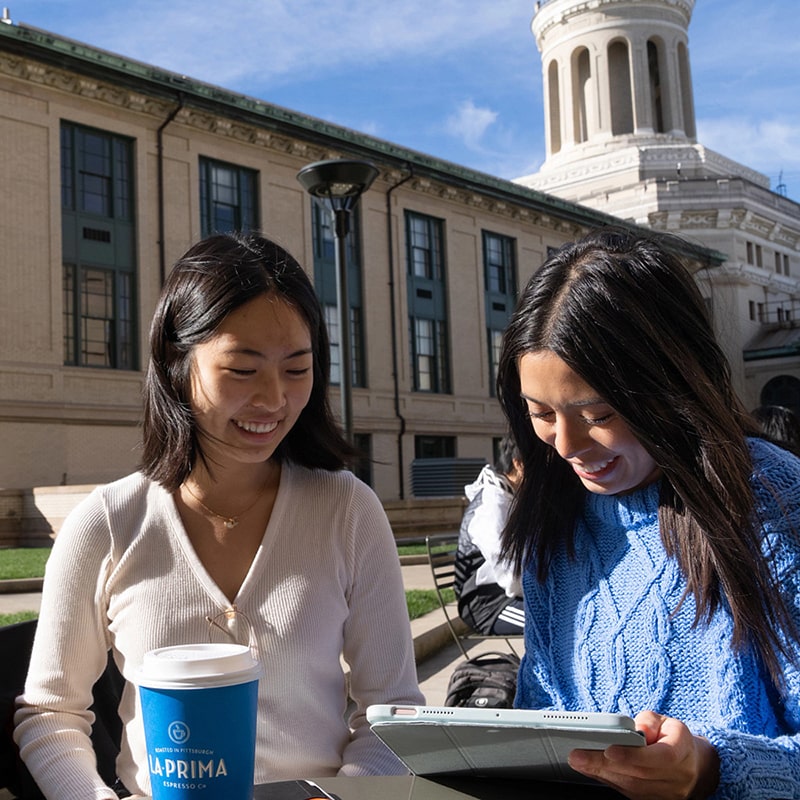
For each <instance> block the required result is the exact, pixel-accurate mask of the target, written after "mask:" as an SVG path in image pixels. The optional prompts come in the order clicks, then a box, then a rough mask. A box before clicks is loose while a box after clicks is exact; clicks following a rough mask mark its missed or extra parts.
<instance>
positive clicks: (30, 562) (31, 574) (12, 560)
mask: <svg viewBox="0 0 800 800" xmlns="http://www.w3.org/2000/svg"><path fill="white" fill-rule="evenodd" d="M397 549H398V552H400V553H401V554H408V552H407V551H413V553H414V554H418V553H424V552H425V545H402V546H400V547H398V548H397ZM49 555H50V548H49V547H19V548H8V549H2V550H0V580H3V579H8V578H40V577H42V576H43V575H44V565H45V562H46V561H47V557H48V556H49ZM446 596H447V597H449V600H448V602H452V601H453V600H454V599H455V597H454V596H453V595H452V590H450V594H449V595H446ZM406 605H407V606H408V618H409V619H417V618H418V617H421V616H424V615H425V614H428V613H430V612H431V611H433V610H434V609H436V608H438V606H439V601H438V600H437V598H436V592H435V591H434V590H433V589H409V590H408V591H406ZM36 616H37V614H36V612H35V611H20V612H18V613H16V614H0V626H2V625H12V624H13V623H15V622H23V621H24V620H27V619H34V618H35V617H36Z"/></svg>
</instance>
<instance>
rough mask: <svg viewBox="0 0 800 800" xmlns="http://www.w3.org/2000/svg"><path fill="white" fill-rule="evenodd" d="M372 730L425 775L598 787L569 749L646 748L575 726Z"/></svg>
mask: <svg viewBox="0 0 800 800" xmlns="http://www.w3.org/2000/svg"><path fill="white" fill-rule="evenodd" d="M372 730H373V732H374V733H375V735H376V736H378V738H380V739H381V740H382V741H383V742H384V744H386V745H387V747H389V749H390V750H392V751H393V752H394V753H395V755H396V756H397V757H398V758H399V759H400V760H401V761H402V762H403V763H404V764H405V765H406V766H407V767H408V769H409V770H410V771H411V772H412V773H413V774H414V775H420V776H422V777H433V778H435V777H440V776H453V777H455V776H472V777H486V778H526V779H536V780H551V781H553V780H554V781H570V782H580V783H595V782H594V781H592V780H591V779H589V778H586V777H585V776H583V775H581V774H580V773H578V772H575V770H573V769H572V768H571V767H570V766H569V764H568V763H567V757H568V756H569V753H570V751H572V750H574V749H576V748H580V749H605V748H606V747H608V746H609V745H612V744H621V745H630V746H642V745H643V744H644V737H643V736H642V734H641V733H638V732H636V731H631V730H626V729H622V728H614V729H611V728H606V729H600V728H597V729H594V728H590V727H589V728H576V727H574V726H570V727H559V726H558V725H557V724H553V725H551V726H548V727H543V726H535V727H530V726H525V725H513V724H508V723H504V724H492V722H491V719H490V718H487V722H485V723H476V722H456V721H450V720H448V721H442V720H431V719H424V720H419V721H418V720H410V719H404V720H402V721H394V722H392V721H389V722H379V721H376V722H373V723H372Z"/></svg>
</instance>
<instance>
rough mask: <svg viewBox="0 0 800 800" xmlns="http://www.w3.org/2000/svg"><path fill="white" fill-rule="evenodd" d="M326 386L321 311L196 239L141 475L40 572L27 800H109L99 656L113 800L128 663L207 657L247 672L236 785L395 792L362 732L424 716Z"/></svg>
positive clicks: (143, 770)
mask: <svg viewBox="0 0 800 800" xmlns="http://www.w3.org/2000/svg"><path fill="white" fill-rule="evenodd" d="M328 371H329V345H328V338H327V333H326V331H325V326H324V322H323V315H322V310H321V307H320V304H319V302H318V300H317V297H316V295H315V293H314V289H313V287H312V285H311V283H310V281H309V279H308V277H307V276H306V273H305V272H304V271H303V269H302V268H301V266H300V265H299V264H298V263H297V261H295V259H294V258H292V257H291V256H290V255H289V254H288V253H287V252H286V251H285V250H283V248H281V247H280V246H278V245H277V244H274V243H273V242H271V241H269V240H268V239H266V238H264V237H262V236H260V235H257V234H247V235H215V236H212V237H210V238H208V239H205V240H203V241H201V242H199V243H198V244H196V245H195V246H193V247H191V248H190V249H189V250H188V252H187V253H186V254H185V255H184V256H183V257H182V258H180V259H179V260H178V262H177V264H176V265H175V267H174V269H173V270H172V272H171V274H170V275H169V277H168V279H167V281H166V284H165V286H164V288H163V291H162V294H161V298H160V301H159V303H158V307H157V309H156V312H155V316H154V319H153V322H152V326H151V332H150V363H149V366H148V369H147V375H146V378H145V403H144V421H143V451H142V465H141V470H140V471H139V472H136V473H135V474H132V475H130V476H128V477H125V478H122V479H121V480H117V481H115V482H113V483H110V484H108V485H106V486H102V487H99V488H97V489H96V490H95V491H93V492H92V494H91V495H90V496H89V497H88V498H87V499H86V500H85V501H84V502H83V503H81V504H80V505H79V506H78V507H77V508H76V509H75V510H74V511H73V512H72V513H71V514H70V515H69V518H68V519H67V520H66V522H65V523H64V526H63V528H62V529H61V531H60V532H59V535H58V537H57V539H56V541H55V545H54V547H53V551H52V555H51V556H50V559H49V561H48V564H47V570H46V576H45V581H44V592H43V596H42V605H41V616H40V618H39V623H38V630H37V634H36V640H35V643H34V647H33V654H32V660H31V666H30V671H29V674H28V679H27V683H26V687H25V691H24V694H23V695H22V696H21V697H20V698H19V699H18V706H19V707H18V710H17V713H16V728H15V739H16V741H17V743H18V745H19V748H20V752H21V755H22V757H23V759H24V761H25V763H26V764H27V766H28V769H29V770H30V772H31V773H32V775H33V777H34V778H35V780H36V782H37V783H38V785H39V786H40V787H41V789H42V790H43V792H44V794H45V796H46V797H48V798H51V799H52V800H86V798H89V797H92V798H95V800H105V799H106V798H109V799H110V798H115V797H116V796H117V794H116V793H115V791H114V790H112V789H111V788H109V787H108V786H106V785H105V784H104V782H103V781H102V779H101V778H100V776H99V775H98V773H97V770H96V766H95V757H94V753H93V752H92V748H91V742H90V739H89V727H90V724H91V715H90V713H89V712H87V708H88V707H89V705H90V703H91V692H92V685H93V683H94V682H95V680H96V679H97V678H98V676H99V675H100V674H101V673H102V671H103V668H104V667H105V664H106V655H107V651H108V650H109V649H110V650H111V652H112V654H113V657H114V660H115V662H116V664H117V666H118V667H119V669H120V671H121V673H122V675H123V676H124V677H125V678H126V680H127V681H128V683H127V684H126V686H125V688H124V691H123V694H122V699H121V702H120V706H119V713H120V717H121V719H122V723H123V726H124V732H123V736H122V748H121V752H120V755H119V757H118V759H117V770H118V776H119V778H120V780H121V783H122V784H123V785H124V787H125V788H124V789H120V790H119V791H120V793H121V795H122V796H125V794H124V793H125V791H127V792H130V793H132V794H133V795H137V796H140V795H147V794H149V774H148V764H147V757H146V752H145V742H144V729H143V725H142V719H141V709H140V705H139V701H138V698H137V691H136V687H135V686H134V685H133V683H132V681H133V678H134V676H135V674H136V672H137V670H138V668H139V667H140V665H141V663H142V659H143V656H144V654H145V653H146V652H147V651H149V650H152V649H154V648H158V647H165V646H169V645H179V644H187V643H195V642H206V641H209V640H212V641H217V640H221V641H233V642H238V643H240V644H248V645H250V647H251V648H252V650H253V651H254V653H255V655H256V657H257V658H258V659H259V660H260V661H261V662H262V664H263V665H264V668H265V676H264V678H263V679H262V680H261V681H260V684H259V697H258V723H257V742H256V768H255V780H256V782H257V783H263V782H266V781H271V780H280V779H288V778H298V777H309V776H321V777H324V776H329V775H355V776H357V775H374V774H392V773H404V774H407V770H406V769H405V768H404V767H403V765H402V764H401V763H400V762H399V761H398V760H397V759H396V758H395V757H394V755H393V754H392V753H391V752H390V751H389V750H388V749H387V748H386V747H385V745H383V744H382V743H381V742H380V741H379V740H378V739H377V737H375V735H374V734H373V733H372V732H371V731H370V729H369V726H368V724H367V721H366V717H365V711H366V708H367V706H369V705H370V704H372V703H424V698H423V696H422V694H421V693H420V691H419V687H418V684H417V678H416V669H415V664H414V651H413V645H412V640H411V632H410V624H409V619H408V612H407V607H406V603H405V596H404V591H403V584H402V578H401V575H400V567H399V562H398V559H397V548H396V545H395V541H394V537H393V535H392V531H391V528H390V527H389V523H388V520H387V518H386V515H385V513H384V511H383V508H382V506H381V503H380V502H379V500H378V498H377V497H376V496H375V494H374V493H373V492H372V490H370V489H369V488H368V487H367V486H366V485H365V484H363V483H361V482H360V481H359V480H358V479H357V478H355V476H354V475H353V474H352V473H351V472H348V471H346V470H345V469H344V466H345V463H346V462H347V460H348V459H350V458H351V457H352V456H353V455H354V453H353V450H352V448H351V447H350V446H349V445H348V444H347V443H346V442H345V440H344V439H343V438H342V436H341V435H340V433H339V430H338V429H337V427H336V425H335V423H334V420H333V417H332V414H331V411H330V408H329V404H328ZM342 659H344V661H345V662H346V663H347V665H348V667H349V677H348V676H346V674H345V671H344V669H343V666H342ZM348 689H349V697H348ZM349 700H352V704H353V705H352V708H353V710H352V712H351V713H350V714H349V718H348V716H347V714H346V711H347V708H348V702H349Z"/></svg>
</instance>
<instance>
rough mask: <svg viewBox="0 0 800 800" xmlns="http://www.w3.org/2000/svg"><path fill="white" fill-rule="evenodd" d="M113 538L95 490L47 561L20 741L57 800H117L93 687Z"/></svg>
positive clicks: (19, 719)
mask: <svg viewBox="0 0 800 800" xmlns="http://www.w3.org/2000/svg"><path fill="white" fill-rule="evenodd" d="M109 561H110V540H109V534H108V528H107V525H106V524H105V515H104V511H103V505H102V502H101V500H100V497H99V494H98V493H97V492H95V493H94V494H92V495H91V496H90V497H89V498H87V499H86V500H85V501H84V502H83V503H82V504H81V505H80V506H79V507H78V508H76V509H75V511H73V513H72V514H71V515H70V516H69V517H68V519H67V520H66V522H65V524H64V525H63V527H62V529H61V531H60V532H59V535H58V537H57V538H56V540H55V543H54V545H53V549H52V552H51V554H50V557H49V559H48V562H47V568H46V575H45V581H44V588H43V594H42V602H41V610H40V615H39V622H38V624H37V634H36V639H35V641H34V646H33V652H32V657H31V666H30V670H29V673H28V678H27V682H26V686H25V693H24V694H23V695H22V696H21V697H20V698H19V699H18V710H17V713H16V717H15V722H16V729H15V731H14V738H15V740H16V742H17V744H18V745H19V748H20V754H21V756H22V758H23V759H24V761H25V763H26V765H27V767H28V769H29V770H30V772H31V774H32V775H33V777H34V779H35V780H36V782H37V784H38V785H39V787H40V788H41V790H42V792H43V793H44V795H45V797H47V798H49V799H50V800H54V799H55V798H58V800H72V799H73V798H74V799H75V800H77V799H78V798H82V799H84V800H85V798H94V799H95V800H107V799H108V800H113V798H116V794H115V793H114V792H113V791H112V790H111V789H110V788H109V787H108V786H106V784H105V783H104V781H103V780H102V778H101V777H100V775H99V774H98V772H97V769H96V760H95V755H94V751H93V748H92V743H91V739H90V732H91V726H92V722H93V715H92V714H91V712H89V711H88V710H87V709H88V708H89V706H90V705H91V703H92V686H93V684H94V683H95V681H96V680H97V678H98V677H99V676H100V675H101V673H102V671H103V669H104V668H105V665H106V658H107V656H106V654H107V650H108V647H109V642H108V640H107V635H106V629H105V625H104V619H103V618H104V613H105V603H104V601H103V597H102V583H103V576H105V575H106V574H107V570H108V566H109Z"/></svg>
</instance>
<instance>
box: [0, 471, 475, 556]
mask: <svg viewBox="0 0 800 800" xmlns="http://www.w3.org/2000/svg"><path fill="white" fill-rule="evenodd" d="M93 488H94V486H91V485H86V486H47V487H40V488H36V489H2V490H0V547H46V546H48V545H50V544H52V541H53V539H55V537H56V535H57V533H58V531H59V528H60V527H61V524H62V523H63V522H64V519H65V517H66V516H67V514H69V512H70V511H72V509H73V508H74V507H75V506H76V505H77V504H78V503H79V502H80V501H81V500H83V498H84V497H86V495H88V494H89V492H91V490H92V489H93ZM465 504H466V501H465V499H464V498H460V497H437V498H424V499H410V500H394V501H386V502H384V504H383V505H384V508H385V509H386V514H387V516H388V517H389V522H390V524H391V526H392V530H393V531H394V534H395V537H396V538H397V540H398V541H403V540H404V541H410V540H413V539H422V538H424V537H425V536H427V535H428V534H436V533H450V532H453V531H457V530H458V526H459V524H460V522H461V515H462V514H463V512H464V508H465Z"/></svg>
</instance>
